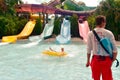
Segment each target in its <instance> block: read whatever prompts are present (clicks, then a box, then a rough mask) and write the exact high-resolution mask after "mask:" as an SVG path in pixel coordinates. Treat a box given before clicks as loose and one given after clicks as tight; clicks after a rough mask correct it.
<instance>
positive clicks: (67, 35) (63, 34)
mask: <svg viewBox="0 0 120 80" xmlns="http://www.w3.org/2000/svg"><path fill="white" fill-rule="evenodd" d="M70 27H71V25H70V21H69V20H66V19H64V20H63V23H62V25H61V31H60V35H58V36H57V37H56V42H57V43H59V44H66V43H69V42H70V40H71V31H70Z"/></svg>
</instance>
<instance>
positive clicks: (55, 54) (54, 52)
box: [42, 50, 67, 57]
mask: <svg viewBox="0 0 120 80" xmlns="http://www.w3.org/2000/svg"><path fill="white" fill-rule="evenodd" d="M42 53H43V54H46V55H49V56H58V57H61V56H66V55H67V53H65V52H56V51H51V50H45V51H43V52H42Z"/></svg>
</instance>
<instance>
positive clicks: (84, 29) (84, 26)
mask: <svg viewBox="0 0 120 80" xmlns="http://www.w3.org/2000/svg"><path fill="white" fill-rule="evenodd" d="M78 26H79V35H80V36H81V37H83V41H84V42H85V43H86V42H87V36H88V32H89V31H90V29H89V25H88V22H87V21H83V22H81V23H80V22H79V21H78Z"/></svg>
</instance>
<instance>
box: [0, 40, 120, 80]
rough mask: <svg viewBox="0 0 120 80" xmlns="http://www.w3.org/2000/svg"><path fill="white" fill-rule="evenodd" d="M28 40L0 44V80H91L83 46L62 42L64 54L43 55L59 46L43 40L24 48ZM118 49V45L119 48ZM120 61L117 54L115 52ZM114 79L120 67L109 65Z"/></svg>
mask: <svg viewBox="0 0 120 80" xmlns="http://www.w3.org/2000/svg"><path fill="white" fill-rule="evenodd" d="M26 43H28V41H24V42H23V41H19V42H17V43H16V44H8V45H2V46H0V80H92V79H91V71H90V67H89V68H86V67H85V64H86V45H85V44H84V43H82V42H79V41H78V42H74V41H72V42H71V43H70V44H67V45H62V46H63V47H64V49H65V51H66V52H67V53H68V56H66V57H52V56H47V55H43V54H42V51H44V50H47V49H49V47H51V48H53V49H54V50H56V51H60V47H61V45H59V44H56V43H55V42H54V41H52V42H46V41H42V42H40V43H39V44H38V45H35V46H31V47H23V45H24V44H26ZM118 51H120V47H118ZM118 59H119V61H120V54H119V55H118ZM112 69H113V77H114V80H119V76H120V71H119V70H120V67H117V68H116V67H115V64H113V66H112Z"/></svg>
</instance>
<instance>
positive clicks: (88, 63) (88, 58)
mask: <svg viewBox="0 0 120 80" xmlns="http://www.w3.org/2000/svg"><path fill="white" fill-rule="evenodd" d="M90 56H91V54H90V53H87V62H86V67H89V65H90Z"/></svg>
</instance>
